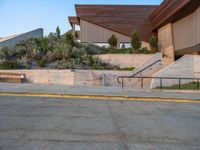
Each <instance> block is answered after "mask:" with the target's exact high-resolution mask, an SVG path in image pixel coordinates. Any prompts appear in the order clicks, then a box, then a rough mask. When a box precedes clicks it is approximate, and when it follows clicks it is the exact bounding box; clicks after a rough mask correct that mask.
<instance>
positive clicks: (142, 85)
mask: <svg viewBox="0 0 200 150" xmlns="http://www.w3.org/2000/svg"><path fill="white" fill-rule="evenodd" d="M141 89H143V77H141Z"/></svg>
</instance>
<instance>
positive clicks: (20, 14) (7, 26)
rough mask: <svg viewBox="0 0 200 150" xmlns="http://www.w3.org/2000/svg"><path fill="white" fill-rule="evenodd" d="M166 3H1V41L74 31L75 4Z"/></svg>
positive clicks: (143, 0) (129, 0) (153, 1)
mask: <svg viewBox="0 0 200 150" xmlns="http://www.w3.org/2000/svg"><path fill="white" fill-rule="evenodd" d="M161 2H162V0H0V19H1V21H0V37H5V36H9V35H13V34H19V33H24V32H27V31H31V30H34V29H37V28H43V29H44V34H45V35H48V33H49V32H55V29H56V27H57V26H59V27H60V29H61V33H65V32H66V31H68V30H70V29H71V27H70V25H69V23H68V16H74V15H76V13H75V8H74V5H75V4H124V5H125V4H128V5H134V4H139V5H140V4H141V5H142V4H150V5H157V4H160V3H161Z"/></svg>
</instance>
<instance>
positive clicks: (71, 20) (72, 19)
mask: <svg viewBox="0 0 200 150" xmlns="http://www.w3.org/2000/svg"><path fill="white" fill-rule="evenodd" d="M68 21H69V23H70V25H71V26H73V24H76V25H80V21H79V18H78V17H75V16H69V17H68Z"/></svg>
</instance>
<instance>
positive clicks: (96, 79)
mask: <svg viewBox="0 0 200 150" xmlns="http://www.w3.org/2000/svg"><path fill="white" fill-rule="evenodd" d="M0 72H11V73H22V74H25V78H26V81H25V82H27V83H40V84H61V85H90V86H117V85H118V83H117V76H120V75H131V74H132V72H131V71H107V70H55V69H52V70H47V69H46V70H43V69H37V70H0Z"/></svg>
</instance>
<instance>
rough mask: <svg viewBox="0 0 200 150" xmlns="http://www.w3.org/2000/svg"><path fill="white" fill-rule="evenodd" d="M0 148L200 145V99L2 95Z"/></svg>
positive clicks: (142, 149) (146, 149) (123, 149)
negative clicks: (168, 99)
mask: <svg viewBox="0 0 200 150" xmlns="http://www.w3.org/2000/svg"><path fill="white" fill-rule="evenodd" d="M0 149H1V150H64V149H65V150H133V149H134V150H165V149H166V150H169V149H170V150H171V149H172V150H176V149H180V150H197V149H200V104H192V103H164V102H136V101H123V102H122V101H103V100H81V99H55V98H39V97H37V98H34V97H3V96H1V97H0Z"/></svg>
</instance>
